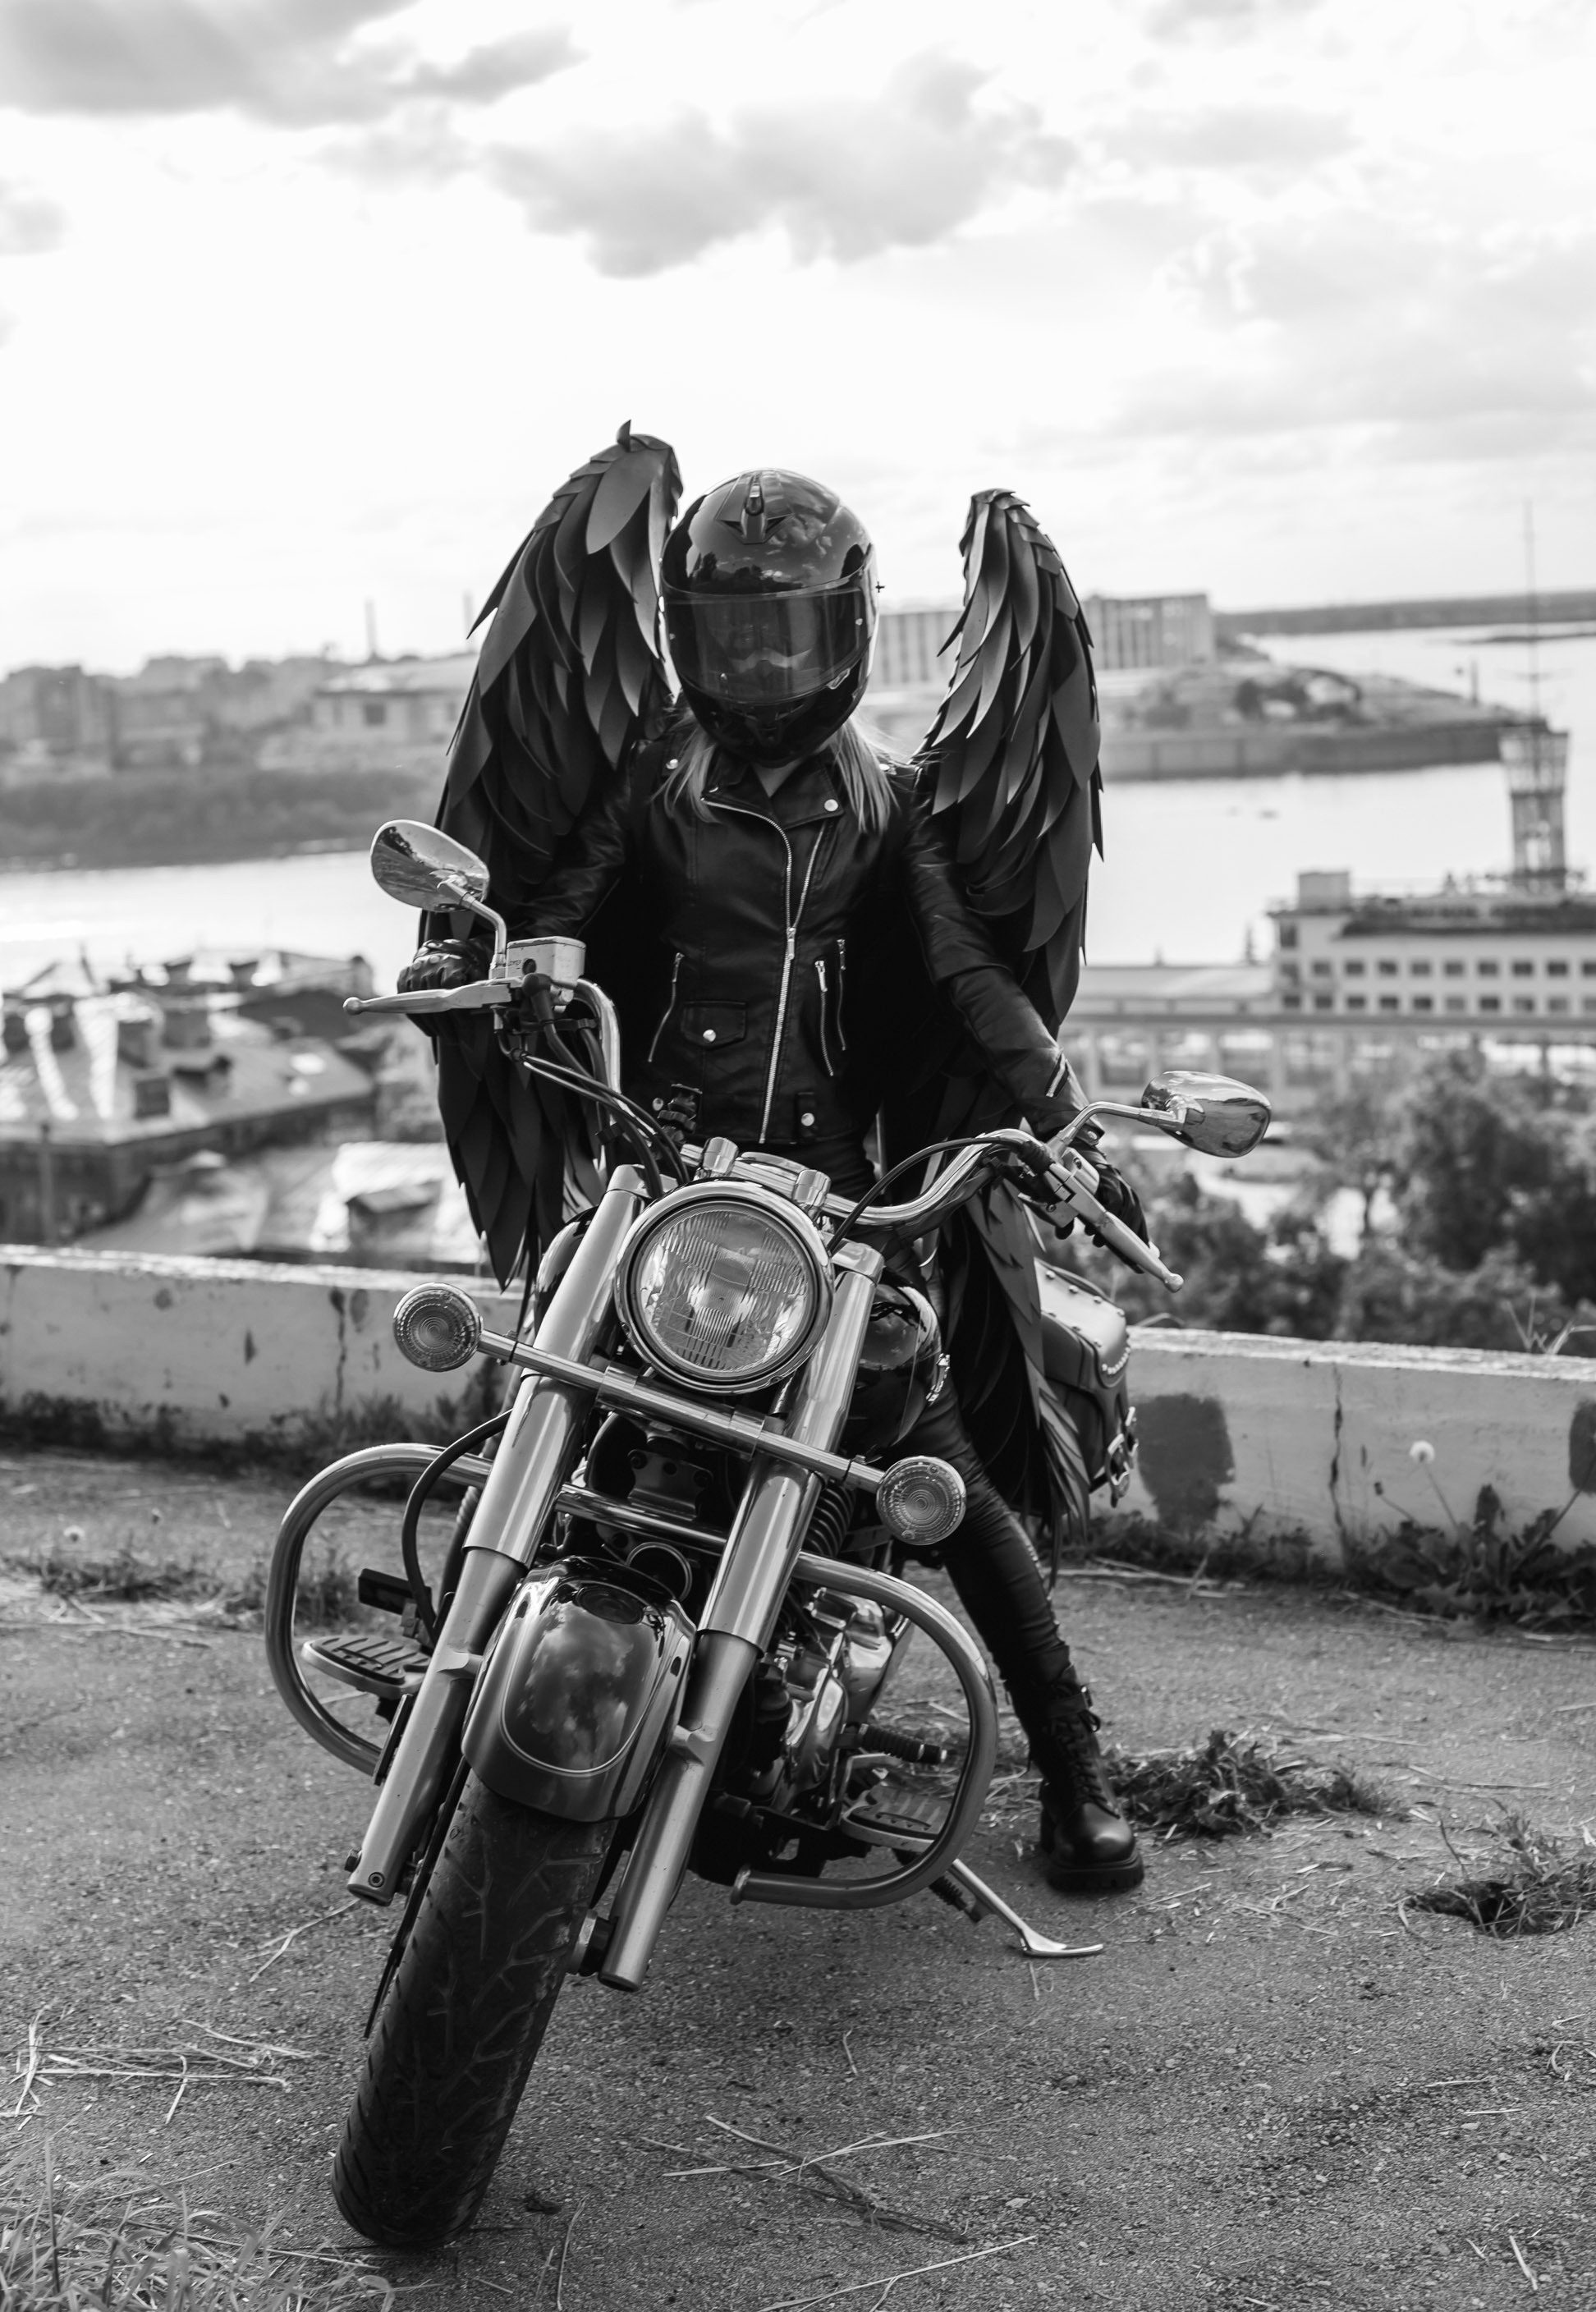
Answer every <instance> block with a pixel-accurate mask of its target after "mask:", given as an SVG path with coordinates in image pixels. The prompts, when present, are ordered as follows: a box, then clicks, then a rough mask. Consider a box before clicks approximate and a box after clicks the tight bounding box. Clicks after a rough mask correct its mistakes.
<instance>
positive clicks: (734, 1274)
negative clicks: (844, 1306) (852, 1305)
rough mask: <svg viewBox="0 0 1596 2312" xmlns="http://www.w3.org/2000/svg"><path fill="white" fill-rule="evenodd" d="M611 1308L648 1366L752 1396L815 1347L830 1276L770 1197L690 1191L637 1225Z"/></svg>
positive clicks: (799, 1227) (796, 1224)
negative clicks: (614, 1305)
mask: <svg viewBox="0 0 1596 2312" xmlns="http://www.w3.org/2000/svg"><path fill="white" fill-rule="evenodd" d="M616 1300H617V1305H618V1308H619V1310H620V1315H621V1321H622V1323H623V1324H624V1325H625V1326H626V1328H627V1332H628V1333H629V1334H630V1336H631V1337H632V1341H633V1344H634V1345H635V1346H636V1348H637V1349H638V1350H639V1351H640V1352H641V1353H642V1354H643V1355H644V1356H645V1357H646V1358H647V1359H648V1361H649V1362H650V1363H651V1364H653V1365H657V1366H658V1367H659V1368H660V1369H661V1370H662V1371H665V1372H669V1373H671V1374H674V1375H675V1377H676V1378H677V1379H680V1380H686V1381H691V1382H694V1383H696V1384H697V1385H698V1386H699V1387H702V1388H724V1389H733V1390H735V1389H749V1388H759V1387H760V1386H761V1385H762V1384H764V1383H765V1382H767V1381H771V1380H776V1379H779V1378H780V1377H781V1376H782V1375H783V1374H785V1373H788V1372H791V1371H794V1370H795V1369H796V1367H797V1366H799V1365H800V1364H802V1362H803V1360H804V1358H805V1357H806V1356H807V1355H808V1354H809V1353H810V1351H811V1349H812V1348H813V1346H814V1345H815V1343H816V1342H817V1341H818V1339H819V1338H820V1331H821V1328H822V1327H823V1326H824V1324H825V1321H826V1318H827V1315H828V1312H829V1308H830V1301H831V1291H830V1274H829V1268H828V1266H827V1264H826V1259H825V1254H824V1251H823V1249H822V1248H821V1247H820V1243H819V1240H818V1239H816V1240H815V1242H814V1243H812V1244H811V1241H810V1233H809V1231H808V1230H806V1229H805V1228H804V1227H803V1224H802V1222H800V1221H798V1220H797V1218H796V1216H794V1217H792V1218H789V1216H788V1215H787V1213H785V1210H784V1209H783V1207H782V1205H781V1204H779V1202H778V1201H777V1200H776V1198H775V1197H774V1196H771V1197H767V1196H766V1195H764V1194H763V1193H761V1192H759V1191H758V1190H756V1191H753V1192H752V1193H749V1192H744V1193H743V1194H742V1195H726V1194H725V1193H723V1192H712V1193H711V1194H710V1195H708V1196H699V1195H695V1193H694V1192H693V1191H692V1190H691V1189H689V1190H688V1191H687V1192H686V1195H683V1196H682V1197H680V1199H678V1198H674V1197H673V1198H672V1199H671V1202H670V1203H669V1204H666V1205H664V1206H662V1208H661V1209H660V1211H659V1213H658V1214H657V1217H656V1216H654V1215H650V1216H649V1218H648V1219H646V1220H645V1222H643V1223H642V1225H641V1226H640V1228H639V1229H638V1230H637V1232H636V1235H635V1236H634V1238H633V1239H632V1242H631V1244H630V1245H629V1246H628V1247H627V1250H626V1252H625V1253H624V1254H623V1256H622V1260H621V1266H620V1273H619V1275H618V1278H617V1282H616Z"/></svg>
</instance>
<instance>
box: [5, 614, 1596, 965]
mask: <svg viewBox="0 0 1596 2312" xmlns="http://www.w3.org/2000/svg"><path fill="white" fill-rule="evenodd" d="M1269 647H1270V651H1271V653H1272V655H1274V656H1276V657H1277V658H1281V659H1286V660H1290V661H1293V662H1294V663H1297V664H1302V665H1319V666H1326V667H1333V668H1336V669H1337V670H1340V671H1343V672H1346V673H1359V672H1365V671H1366V672H1380V673H1390V674H1399V675H1404V676H1407V678H1409V679H1412V680H1414V681H1418V682H1425V683H1428V684H1430V685H1432V686H1433V687H1436V688H1441V689H1451V690H1460V691H1461V690H1467V689H1468V687H1469V681H1470V672H1471V669H1472V670H1477V673H1478V687H1479V691H1480V695H1481V696H1483V697H1486V698H1495V699H1499V700H1501V701H1503V702H1504V704H1506V705H1515V706H1522V705H1527V704H1528V701H1529V696H1530V692H1529V683H1528V653H1527V652H1526V650H1525V649H1524V647H1523V645H1522V644H1517V643H1513V644H1490V643H1489V642H1488V641H1486V639H1484V638H1483V637H1482V635H1480V633H1479V632H1478V630H1475V629H1466V628H1465V629H1458V630H1451V629H1438V630H1434V631H1430V632H1420V633H1413V634H1390V633H1379V634H1367V635H1324V636H1316V635H1307V636H1298V635H1293V636H1291V637H1290V638H1289V639H1281V640H1278V641H1272V642H1271V643H1270V645H1269ZM1539 663H1540V697H1541V704H1542V708H1543V711H1544V712H1545V713H1546V714H1548V716H1549V717H1550V719H1551V721H1552V722H1553V723H1554V724H1556V725H1557V726H1558V727H1559V728H1563V729H1566V730H1568V731H1570V732H1571V734H1572V747H1571V750H1570V761H1569V784H1568V838H1569V857H1570V859H1571V861H1573V862H1574V863H1575V864H1576V865H1577V864H1582V863H1584V862H1585V861H1586V860H1592V862H1596V637H1591V636H1584V637H1581V638H1578V639H1571V640H1557V639H1554V638H1551V637H1548V638H1546V639H1543V641H1542V643H1541V645H1540V650H1539ZM1103 817H1104V824H1105V832H1106V836H1107V853H1108V855H1107V858H1106V859H1105V860H1104V861H1103V862H1102V863H1101V865H1099V866H1098V867H1097V868H1096V870H1095V871H1094V874H1093V880H1092V914H1091V923H1090V926H1089V939H1088V953H1089V957H1090V958H1091V959H1092V960H1095V961H1097V962H1102V963H1135V962H1147V961H1151V960H1153V959H1154V958H1155V957H1158V958H1162V959H1163V960H1164V961H1166V962H1170V963H1198V962H1232V961H1235V960H1237V959H1239V958H1240V957H1241V954H1242V953H1243V951H1244V950H1245V948H1246V946H1247V944H1248V942H1249V941H1251V942H1252V944H1253V947H1254V949H1255V951H1256V952H1257V953H1258V955H1259V956H1260V957H1262V956H1263V955H1265V954H1267V951H1268V947H1269V926H1268V922H1267V912H1266V911H1267V908H1268V906H1269V905H1270V903H1271V902H1272V901H1274V900H1277V899H1285V898H1291V897H1292V896H1293V893H1294V890H1295V886H1296V877H1297V874H1298V872H1299V871H1300V870H1302V869H1303V868H1336V867H1346V868H1349V869H1350V870H1351V871H1352V873H1353V875H1354V877H1355V879H1356V880H1358V881H1359V882H1362V883H1364V884H1369V885H1375V886H1381V885H1391V884H1403V883H1424V884H1427V883H1432V882H1435V881H1438V880H1440V878H1441V877H1442V876H1443V875H1444V874H1453V875H1463V874H1475V873H1480V872H1489V871H1492V870H1495V869H1500V868H1503V867H1504V866H1505V865H1506V864H1507V863H1508V860H1509V856H1510V836H1509V817H1508V804H1507V786H1506V778H1505V775H1504V772H1503V770H1502V769H1501V767H1500V766H1498V765H1495V764H1488V763H1487V764H1469V765H1467V766H1460V767H1456V768H1451V769H1437V770H1426V771H1404V772H1397V773H1391V774H1383V775H1365V776H1364V777H1360V778H1302V777H1293V778H1276V779H1225V780H1194V781H1190V782H1181V783H1171V784H1160V785H1149V786H1141V785H1124V786H1118V787H1116V786H1115V785H1113V784H1112V781H1111V774H1110V784H1109V791H1108V793H1107V795H1106V798H1105V805H1104V813H1103ZM415 920H416V919H415V915H414V913H413V911H412V910H411V909H409V908H407V907H401V906H398V905H396V904H395V902H394V901H392V900H391V899H388V898H384V897H383V896H382V894H381V892H380V891H379V890H378V889H377V888H376V886H375V885H374V884H373V882H372V880H371V878H370V875H369V873H368V871H367V868H366V860H365V853H364V850H359V851H337V852H320V853H315V854H311V855H308V856H305V857H303V858H297V859H268V860H260V861H237V862H233V863H230V864H227V865H225V866H219V867H136V868H126V869H117V868H109V869H103V870H95V871H79V870H75V869H71V870H63V871H58V872H51V873H43V874H38V873H34V874H23V875H0V987H7V988H13V987H16V986H17V985H19V984H20V983H21V982H22V981H23V980H24V979H26V978H27V977H28V976H29V975H30V974H31V972H33V971H35V970H37V969H38V968H39V966H40V965H42V964H45V963H48V962H49V961H51V960H52V959H57V958H59V959H71V958H74V957H75V956H76V955H78V954H79V953H80V952H83V953H86V954H87V955H88V957H89V959H90V960H91V962H92V963H93V964H94V965H95V966H96V967H98V968H106V967H108V966H120V965H121V964H122V963H123V962H125V961H126V960H127V958H128V957H129V956H131V957H134V958H136V959H138V960H139V961H141V962H145V963H148V962H151V961H161V960H162V959H166V958H168V957H173V956H180V955H182V954H185V953H187V952H189V951H190V950H193V949H194V948H196V947H203V948H207V949H215V950H220V951H221V952H222V953H224V954H230V955H248V954H250V953H251V952H253V951H255V950H259V949H260V948H262V947H287V948H296V949H299V950H303V951H308V952H310V953H312V954H338V955H348V954H351V953H354V952H356V951H358V952H359V953H361V954H363V955H364V956H365V957H367V959H369V960H370V962H371V964H372V966H373V970H374V971H375V973H376V976H377V984H378V985H379V986H382V985H391V984H392V977H393V974H394V973H395V972H396V971H397V970H398V968H399V965H400V964H401V963H402V962H403V960H404V959H405V958H406V957H407V956H408V953H409V952H410V948H411V944H412V939H413V933H414V926H415Z"/></svg>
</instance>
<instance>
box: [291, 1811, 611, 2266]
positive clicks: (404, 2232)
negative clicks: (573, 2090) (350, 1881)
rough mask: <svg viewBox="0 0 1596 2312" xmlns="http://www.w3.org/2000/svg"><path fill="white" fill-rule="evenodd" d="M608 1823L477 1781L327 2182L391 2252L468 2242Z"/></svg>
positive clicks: (369, 2055)
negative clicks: (528, 1803)
mask: <svg viewBox="0 0 1596 2312" xmlns="http://www.w3.org/2000/svg"><path fill="white" fill-rule="evenodd" d="M614 1835H615V1825H614V1824H613V1823H612V1822H591V1823H589V1822H565V1821H561V1820H559V1819H557V1817H554V1816H551V1815H544V1814H535V1813H533V1812H532V1811H531V1808H527V1807H519V1806H512V1805H511V1804H510V1803H509V1801H508V1800H504V1799H501V1798H496V1797H495V1795H494V1793H493V1792H492V1791H490V1790H488V1789H487V1786H486V1784H484V1783H482V1782H478V1779H477V1777H476V1775H475V1774H471V1775H469V1776H468V1777H467V1780H466V1785H465V1790H464V1792H463V1793H462V1795H461V1798H460V1804H459V1806H458V1808H456V1810H455V1815H454V1819H453V1821H452V1823H451V1825H450V1826H449V1832H448V1835H447V1837H446V1838H445V1840H444V1843H443V1852H442V1853H441V1854H440V1855H439V1857H438V1861H437V1863H436V1865H435V1867H434V1870H433V1874H432V1877H431V1878H430V1880H429V1881H428V1883H427V1887H426V1889H425V1893H424V1895H423V1896H422V1898H421V1908H420V1912H419V1914H418V1915H417V1920H416V1924H415V1928H414V1930H413V1931H412V1933H411V1936H410V1940H409V1942H408V1944H407V1946H406V1948H405V1952H404V1956H403V1957H402V1958H401V1959H400V1961H399V1967H398V1970H397V1972H396V1974H395V1975H394V1979H393V1983H392V1985H391V1987H390V1991H389V1992H388V1996H387V1997H386V1999H385V2000H384V2001H383V2002H382V2005H381V2011H380V2013H379V2015H378V2017H377V2021H376V2024H375V2027H374V2028H373V2032H372V2037H371V2042H370V2045H369V2046H368V2048H367V2051H366V2064H365V2073H364V2078H363V2079H362V2080H361V2083H360V2090H359V2093H358V2094H357V2095H356V2097H355V2104H354V2107H353V2108H352V2110H351V2111H350V2114H349V2117H348V2120H347V2122H346V2124H345V2128H344V2138H343V2141H342V2143H341V2144H340V2145H339V2147H338V2161H337V2165H336V2167H335V2168H334V2171H333V2191H334V2194H335V2195H336V2197H337V2200H338V2206H339V2208H340V2209H341V2210H342V2211H343V2213H344V2215H345V2216H346V2218H347V2219H348V2220H349V2222H350V2223H351V2224H353V2225H354V2227H355V2230H356V2231H358V2232H364V2235H365V2237H366V2238H368V2239H372V2240H376V2241H377V2242H379V2243H380V2244H381V2246H385V2247H421V2246H426V2245H427V2244H429V2243H431V2242H434V2241H437V2240H443V2239H448V2238H451V2237H452V2235H453V2234H454V2233H456V2232H459V2231H462V2230H463V2229H465V2227H466V2225H467V2224H469V2222H470V2220H471V2218H472V2217H473V2216H474V2215H475V2214H476V2212H477V2209H478V2204H479V2203H480V2202H481V2199H482V2195H483V2194H484V2193H485V2192H486V2191H487V2186H488V2184H489V2183H490V2181H491V2180H492V2176H493V2171H494V2169H495V2167H496V2166H497V2164H498V2157H499V2153H500V2151H501V2150H503V2148H504V2138H505V2136H506V2135H507V2134H508V2133H509V2132H510V2123H511V2121H512V2120H513V2118H514V2116H515V2111H516V2106H517V2105H518V2104H519V2103H520V2101H521V2097H522V2089H524V2088H525V2086H526V2082H527V2075H528V2073H529V2072H530V2071H531V2067H532V2064H533V2062H535V2061H536V2059H537V2054H538V2050H539V2047H540V2046H541V2045H542V2044H543V2035H544V2033H545V2032H546V2031H547V2030H548V2024H549V2019H550V2017H551V2016H552V2015H553V2013H554V2003H555V2001H556V2000H557V1998H558V1997H559V1993H560V1986H561V1984H563V1983H564V1981H565V1978H566V1961H567V1959H568V1957H569V1954H570V1950H571V1946H572V1943H573V1941H574V1939H575V1936H576V1932H577V1930H578V1928H579V1927H580V1926H581V1924H582V1922H583V1918H584V1917H585V1915H586V1914H587V1910H588V1906H589V1905H590V1903H591V1902H592V1895H593V1889H594V1887H596V1885H597V1884H598V1879H599V1874H600V1871H601V1869H602V1868H603V1863H604V1857H605V1854H606V1852H608V1849H609V1842H610V1840H611V1838H612V1837H613V1836H614Z"/></svg>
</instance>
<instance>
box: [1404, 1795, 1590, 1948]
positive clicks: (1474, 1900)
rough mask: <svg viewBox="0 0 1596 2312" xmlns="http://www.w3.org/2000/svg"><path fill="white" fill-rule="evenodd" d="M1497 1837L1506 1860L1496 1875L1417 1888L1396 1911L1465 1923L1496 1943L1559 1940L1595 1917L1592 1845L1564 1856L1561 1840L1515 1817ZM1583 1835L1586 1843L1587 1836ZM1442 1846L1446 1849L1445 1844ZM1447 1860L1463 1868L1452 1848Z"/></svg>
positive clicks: (1506, 1822)
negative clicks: (1531, 1938)
mask: <svg viewBox="0 0 1596 2312" xmlns="http://www.w3.org/2000/svg"><path fill="white" fill-rule="evenodd" d="M1442 1835H1443V1837H1444V1836H1445V1833H1444V1832H1443V1834H1442ZM1503 1835H1504V1839H1505V1840H1506V1843H1507V1851H1508V1859H1507V1862H1506V1864H1505V1866H1504V1868H1503V1869H1502V1870H1498V1871H1495V1872H1494V1873H1492V1874H1491V1875H1489V1876H1487V1877H1485V1878H1478V1877H1463V1878H1457V1879H1455V1880H1453V1881H1452V1882H1451V1884H1449V1885H1444V1886H1435V1887H1422V1888H1421V1889H1420V1890H1419V1892H1418V1893H1417V1894H1416V1895H1408V1896H1405V1897H1404V1899H1403V1904H1402V1908H1403V1909H1404V1910H1405V1911H1434V1912H1439V1913H1440V1914H1442V1916H1443V1917H1446V1918H1454V1919H1467V1920H1468V1922H1469V1925H1470V1926H1472V1927H1477V1928H1478V1930H1479V1931H1480V1933H1481V1934H1484V1935H1491V1936H1494V1937H1495V1939H1496V1940H1498V1941H1500V1942H1512V1941H1516V1940H1518V1939H1519V1938H1520V1937H1521V1936H1523V1935H1556V1934H1562V1933H1565V1931H1567V1929H1568V1928H1570V1927H1576V1926H1578V1924H1579V1922H1580V1921H1581V1920H1582V1919H1588V1918H1592V1917H1596V1843H1586V1844H1585V1845H1584V1846H1583V1848H1582V1849H1580V1850H1578V1851H1576V1852H1574V1853H1572V1854H1571V1853H1568V1852H1566V1851H1565V1847H1564V1843H1563V1841H1562V1840H1561V1839H1559V1838H1556V1837H1554V1836H1553V1835H1552V1834H1551V1832H1550V1831H1546V1830H1536V1829H1535V1828H1533V1827H1532V1826H1531V1825H1530V1823H1528V1822H1527V1821H1526V1820H1525V1818H1524V1817H1523V1816H1522V1815H1516V1814H1510V1815H1509V1816H1508V1817H1507V1818H1506V1820H1505V1821H1504V1824H1503ZM1584 1835H1585V1838H1586V1841H1587V1842H1589V1840H1590V1834H1589V1833H1588V1832H1586V1833H1585V1834H1584ZM1447 1844H1448V1845H1449V1846H1451V1840H1450V1839H1448V1840H1447ZM1452 1854H1453V1857H1454V1859H1455V1860H1456V1861H1457V1862H1458V1863H1459V1865H1460V1867H1462V1868H1466V1866H1464V1865H1463V1859H1462V1857H1461V1856H1460V1854H1459V1853H1458V1852H1457V1849H1456V1848H1455V1847H1452Z"/></svg>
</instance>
